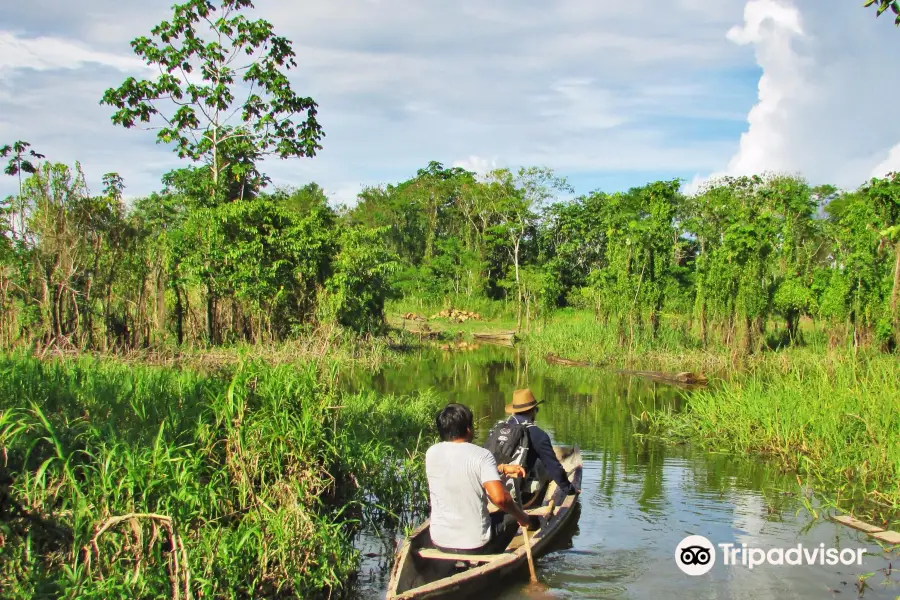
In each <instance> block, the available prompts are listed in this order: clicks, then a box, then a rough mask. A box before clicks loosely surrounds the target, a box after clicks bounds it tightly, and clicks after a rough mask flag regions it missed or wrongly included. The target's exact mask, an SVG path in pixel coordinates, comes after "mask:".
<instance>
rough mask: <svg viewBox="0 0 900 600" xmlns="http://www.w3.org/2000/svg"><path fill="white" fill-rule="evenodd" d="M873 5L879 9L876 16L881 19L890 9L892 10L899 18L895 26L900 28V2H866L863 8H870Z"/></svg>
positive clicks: (899, 0) (875, 0) (879, 0)
mask: <svg viewBox="0 0 900 600" xmlns="http://www.w3.org/2000/svg"><path fill="white" fill-rule="evenodd" d="M873 4H874V5H875V6H876V7H877V11H876V13H875V16H877V17H880V16H881V15H882V14H883V13H884V12H885V11H887V9H888V8H890V9H891V10H892V11H893V13H894V14H895V15H896V16H897V18H896V19H894V24H895V25H897V26H898V27H900V0H866V3H865V4H863V6H864V7H866V8H868V7H870V6H872V5H873Z"/></svg>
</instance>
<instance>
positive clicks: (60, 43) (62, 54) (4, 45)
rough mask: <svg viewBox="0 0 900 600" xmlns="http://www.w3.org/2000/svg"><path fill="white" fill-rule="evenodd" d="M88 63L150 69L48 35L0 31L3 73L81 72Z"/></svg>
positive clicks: (128, 58)
mask: <svg viewBox="0 0 900 600" xmlns="http://www.w3.org/2000/svg"><path fill="white" fill-rule="evenodd" d="M85 64H96V65H102V66H105V67H111V68H113V69H116V70H118V71H140V70H145V69H149V67H148V66H147V65H146V64H145V63H144V62H142V61H141V60H139V59H137V58H136V57H134V56H119V55H116V54H110V53H107V52H98V51H96V50H93V49H91V48H90V47H88V46H87V45H85V44H83V43H81V42H77V41H72V40H66V39H61V38H55V37H45V36H41V37H32V38H29V37H22V36H18V35H16V34H14V33H12V32H10V31H0V73H2V72H4V71H12V70H18V69H35V70H37V71H48V70H51V69H78V68H80V67H82V66H84V65H85Z"/></svg>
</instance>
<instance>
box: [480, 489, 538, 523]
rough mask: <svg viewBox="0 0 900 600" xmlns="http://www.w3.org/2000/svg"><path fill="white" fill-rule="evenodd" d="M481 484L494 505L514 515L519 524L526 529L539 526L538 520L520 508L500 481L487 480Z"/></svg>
mask: <svg viewBox="0 0 900 600" xmlns="http://www.w3.org/2000/svg"><path fill="white" fill-rule="evenodd" d="M482 485H483V486H484V491H485V492H487V495H488V498H490V500H491V502H492V503H493V504H494V506H496V507H497V508H499V509H500V510H502V511H503V512H505V513H507V514H510V515H512V516H513V517H515V518H516V521H518V522H519V525H521V526H522V527H525V528H526V529H537V528H538V527H539V526H540V520H539V519H538V518H537V517H533V516H531V515H529V514H528V513H526V512H525V511H524V510H522V509H521V508H520V507H519V505H518V504H516V501H515V500H513V499H512V496H510V495H509V492H508V491H507V489H506V487H505V486H504V485H503V484H502V483H500V482H499V481H488V482H485V483H484V484H482Z"/></svg>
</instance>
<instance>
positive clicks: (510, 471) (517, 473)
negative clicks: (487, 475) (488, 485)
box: [497, 465, 525, 478]
mask: <svg viewBox="0 0 900 600" xmlns="http://www.w3.org/2000/svg"><path fill="white" fill-rule="evenodd" d="M497 471H499V472H500V474H501V475H509V476H510V477H522V478H524V477H525V468H524V467H521V466H519V465H497Z"/></svg>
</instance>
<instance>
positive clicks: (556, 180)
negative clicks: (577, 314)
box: [488, 167, 572, 328]
mask: <svg viewBox="0 0 900 600" xmlns="http://www.w3.org/2000/svg"><path fill="white" fill-rule="evenodd" d="M488 188H489V190H490V192H488V197H489V198H490V200H489V202H490V205H491V209H492V212H493V213H494V215H495V216H496V219H497V225H495V227H494V230H495V233H496V235H497V236H498V237H500V238H504V239H505V242H506V250H507V251H508V253H509V257H510V260H511V261H512V267H513V275H514V278H515V279H514V280H515V287H516V290H517V293H518V304H517V306H518V308H517V309H516V327H517V328H521V327H522V303H523V301H524V295H523V294H524V290H523V287H522V280H521V276H520V275H521V274H520V271H521V268H520V267H521V264H522V244H523V242H524V241H525V240H526V239H527V238H528V236H529V235H531V234H533V233H534V231H535V228H536V226H537V222H538V218H539V217H540V212H541V210H542V209H543V207H544V204H545V203H546V202H547V201H548V200H550V199H551V198H553V197H554V192H571V191H572V188H571V186H570V185H569V184H568V182H567V181H566V180H565V178H563V177H557V176H556V175H554V173H553V171H552V170H551V169H548V168H546V167H529V168H524V167H523V168H521V169H519V170H518V172H517V173H516V174H513V173H512V172H511V171H510V170H509V169H497V170H495V171H493V172H492V173H490V175H489V182H488Z"/></svg>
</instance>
